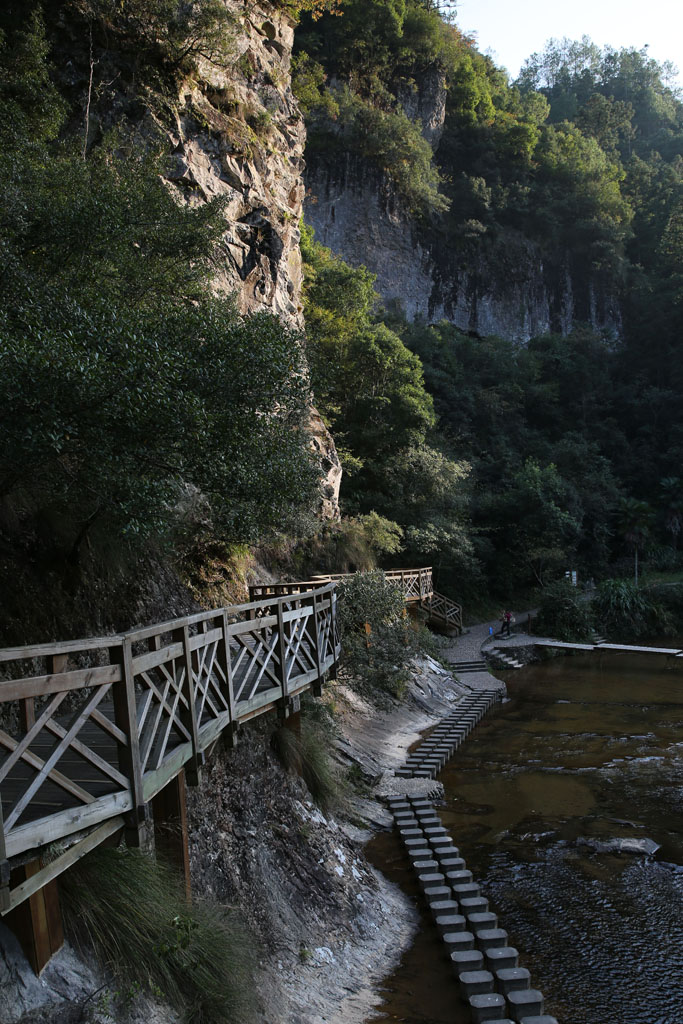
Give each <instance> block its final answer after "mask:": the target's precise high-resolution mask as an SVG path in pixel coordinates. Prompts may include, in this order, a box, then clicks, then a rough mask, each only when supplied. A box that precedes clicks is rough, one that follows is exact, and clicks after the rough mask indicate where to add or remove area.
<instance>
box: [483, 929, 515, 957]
mask: <svg viewBox="0 0 683 1024" xmlns="http://www.w3.org/2000/svg"><path fill="white" fill-rule="evenodd" d="M477 942H478V943H479V948H480V949H481V950H483V951H484V952H486V950H487V949H502V948H503V946H507V944H508V933H507V932H506V931H505V929H504V928H482V930H481V931H479V932H477Z"/></svg>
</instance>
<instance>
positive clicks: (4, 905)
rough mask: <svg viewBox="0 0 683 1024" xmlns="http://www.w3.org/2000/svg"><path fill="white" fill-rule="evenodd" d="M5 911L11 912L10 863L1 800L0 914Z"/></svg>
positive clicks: (0, 802)
mask: <svg viewBox="0 0 683 1024" xmlns="http://www.w3.org/2000/svg"><path fill="white" fill-rule="evenodd" d="M5 910H9V861H8V859H7V848H6V845H5V825H4V822H3V817H2V800H0V914H1V913H3V911H5Z"/></svg>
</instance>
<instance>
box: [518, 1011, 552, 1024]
mask: <svg viewBox="0 0 683 1024" xmlns="http://www.w3.org/2000/svg"><path fill="white" fill-rule="evenodd" d="M521 1024H558V1021H557V1017H551V1016H550V1015H549V1014H547V1013H542V1014H540V1016H536V1017H522V1020H521Z"/></svg>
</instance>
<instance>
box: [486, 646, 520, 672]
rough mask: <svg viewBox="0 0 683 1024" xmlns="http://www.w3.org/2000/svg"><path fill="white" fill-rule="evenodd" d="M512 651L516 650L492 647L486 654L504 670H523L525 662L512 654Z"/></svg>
mask: <svg viewBox="0 0 683 1024" xmlns="http://www.w3.org/2000/svg"><path fill="white" fill-rule="evenodd" d="M511 650H514V648H506V649H503V648H501V647H492V648H491V649H490V650H489V651H487V652H486V654H487V655H488V657H490V658H491V660H492V661H495V662H496V663H498V664H499V665H500V666H501V667H502V668H523V667H524V662H523V661H519V660H518V659H517V658H515V656H514V654H512V653H510V652H511Z"/></svg>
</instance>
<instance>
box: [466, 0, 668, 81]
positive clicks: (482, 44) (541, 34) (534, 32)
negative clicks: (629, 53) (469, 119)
mask: <svg viewBox="0 0 683 1024" xmlns="http://www.w3.org/2000/svg"><path fill="white" fill-rule="evenodd" d="M455 21H456V24H457V25H458V28H460V29H461V30H462V31H463V32H466V33H470V32H471V33H473V34H475V35H476V37H477V48H478V49H479V50H480V51H482V52H483V53H490V55H491V57H493V59H494V61H495V63H496V64H498V65H500V66H502V67H505V68H507V70H508V71H509V72H510V75H511V77H512V78H516V76H517V74H518V72H519V69H520V68H521V66H522V64H523V63H524V60H525V59H526V58H527V57H528V56H529V55H530V54H532V53H534V52H538V51H539V50H543V48H544V47H545V44H546V41H547V40H548V39H550V38H551V37H554V38H556V39H561V38H562V37H563V36H567V37H568V38H569V39H580V38H581V36H583V35H588V36H590V37H591V39H592V40H593V42H594V43H597V45H598V46H600V47H602V46H604V45H605V44H609V45H610V46H612V47H614V48H615V49H621V48H622V47H635V48H636V49H638V50H640V49H641V48H642V47H643V46H644V45H645V44H646V43H647V44H649V50H648V53H649V54H650V56H651V57H654V59H655V60H657V61H660V62H663V61H666V60H670V61H673V63H674V64H675V65H676V66H677V67H678V69H679V75H678V80H677V84H678V85H680V86H683V4H682V3H681V2H680V0H647V2H645V3H643V2H642V0H639V2H638V3H635V2H634V0H516V2H515V3H512V2H510V0H458V2H457V13H456V18H455Z"/></svg>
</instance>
